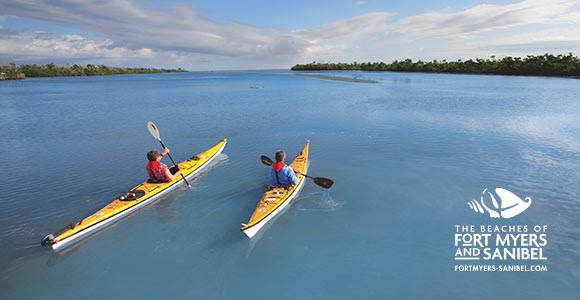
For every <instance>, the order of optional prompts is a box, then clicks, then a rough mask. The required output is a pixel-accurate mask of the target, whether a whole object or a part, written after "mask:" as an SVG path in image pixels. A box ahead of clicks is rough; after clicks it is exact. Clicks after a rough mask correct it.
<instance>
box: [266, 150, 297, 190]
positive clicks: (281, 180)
mask: <svg viewBox="0 0 580 300" xmlns="http://www.w3.org/2000/svg"><path fill="white" fill-rule="evenodd" d="M285 160H286V153H284V151H282V150H280V151H278V152H276V162H275V163H273V164H272V168H271V169H270V182H271V183H272V185H273V186H291V185H296V184H297V183H298V177H296V176H300V175H301V174H302V173H301V172H300V171H294V170H293V169H292V167H290V166H287V165H286V164H284V161H285Z"/></svg>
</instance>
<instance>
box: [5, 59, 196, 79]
mask: <svg viewBox="0 0 580 300" xmlns="http://www.w3.org/2000/svg"><path fill="white" fill-rule="evenodd" d="M166 72H187V71H186V70H184V69H182V68H179V69H152V68H119V67H107V66H105V65H98V66H95V65H91V64H88V65H86V66H80V65H77V64H75V65H73V66H57V65H55V64H54V63H49V64H47V65H40V66H39V65H20V66H16V64H14V63H13V62H12V63H10V64H9V65H7V66H0V80H9V79H25V78H26V77H61V76H100V75H118V74H144V73H166Z"/></svg>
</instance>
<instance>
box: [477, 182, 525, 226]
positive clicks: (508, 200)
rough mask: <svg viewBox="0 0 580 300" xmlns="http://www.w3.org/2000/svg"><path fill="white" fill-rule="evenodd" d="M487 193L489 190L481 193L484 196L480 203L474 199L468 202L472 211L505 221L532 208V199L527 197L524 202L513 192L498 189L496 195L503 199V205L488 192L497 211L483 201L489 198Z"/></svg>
mask: <svg viewBox="0 0 580 300" xmlns="http://www.w3.org/2000/svg"><path fill="white" fill-rule="evenodd" d="M486 192H487V189H484V190H483V192H482V193H481V194H482V195H481V198H480V199H479V202H478V201H477V200H475V199H474V200H471V201H469V202H467V205H469V207H470V208H471V209H473V210H474V211H476V212H478V213H481V214H485V213H486V212H487V213H488V214H489V216H490V217H492V218H499V217H502V218H504V219H509V218H511V217H515V216H517V215H519V214H521V213H522V212H523V211H524V210H526V209H528V207H530V205H531V204H532V198H530V197H526V198H525V199H524V200H522V199H521V198H520V197H518V196H516V195H514V194H513V193H512V192H510V191H508V190H506V189H502V188H497V189H495V193H496V195H497V196H499V198H500V199H501V203H499V204H498V202H497V200H496V197H495V196H494V195H493V194H492V193H490V192H487V195H489V198H491V203H492V204H493V207H494V208H495V209H493V208H489V207H488V206H487V205H485V202H484V201H483V199H484V197H486V196H487V195H486ZM480 203H481V205H480ZM488 203H489V201H488Z"/></svg>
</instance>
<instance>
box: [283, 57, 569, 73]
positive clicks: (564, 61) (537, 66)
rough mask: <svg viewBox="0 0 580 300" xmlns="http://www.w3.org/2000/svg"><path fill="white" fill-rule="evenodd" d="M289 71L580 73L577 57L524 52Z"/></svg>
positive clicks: (324, 65) (311, 66)
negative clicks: (500, 56) (507, 54)
mask: <svg viewBox="0 0 580 300" xmlns="http://www.w3.org/2000/svg"><path fill="white" fill-rule="evenodd" d="M292 70H293V71H327V70H360V71H391V72H424V73H462V74H496V75H527V76H573V77H579V76H580V57H577V56H574V55H573V54H572V53H569V54H568V55H561V54H560V55H552V54H544V55H538V56H534V55H528V56H526V57H524V58H521V57H511V56H507V57H504V58H502V59H496V58H495V57H494V56H492V57H491V58H490V59H481V58H478V59H475V60H472V59H469V60H466V61H462V60H461V59H460V60H457V61H446V60H442V61H437V60H433V61H429V62H424V61H421V60H418V61H415V62H414V61H413V60H411V59H406V60H402V61H399V60H395V61H393V62H392V63H390V64H387V63H383V62H367V63H357V62H354V63H317V62H313V63H310V64H303V65H301V64H298V65H295V66H294V67H292Z"/></svg>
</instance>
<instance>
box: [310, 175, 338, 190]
mask: <svg viewBox="0 0 580 300" xmlns="http://www.w3.org/2000/svg"><path fill="white" fill-rule="evenodd" d="M312 179H314V183H316V184H318V185H319V186H321V187H323V188H325V189H329V188H330V187H331V186H332V185H333V184H334V181H332V179H328V178H323V177H314V178H312Z"/></svg>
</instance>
